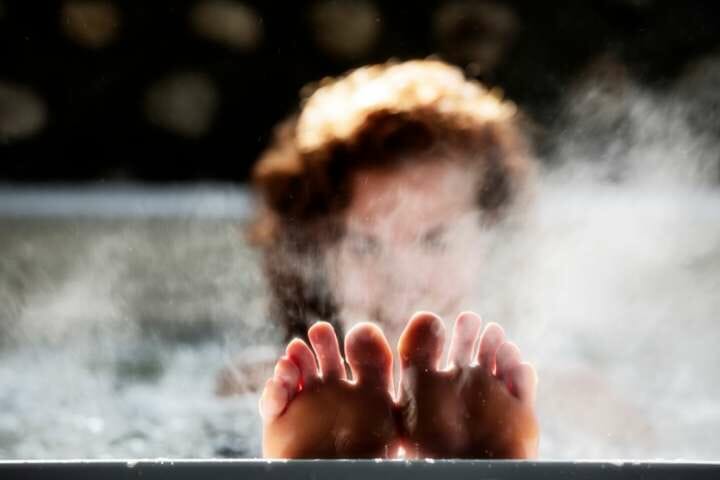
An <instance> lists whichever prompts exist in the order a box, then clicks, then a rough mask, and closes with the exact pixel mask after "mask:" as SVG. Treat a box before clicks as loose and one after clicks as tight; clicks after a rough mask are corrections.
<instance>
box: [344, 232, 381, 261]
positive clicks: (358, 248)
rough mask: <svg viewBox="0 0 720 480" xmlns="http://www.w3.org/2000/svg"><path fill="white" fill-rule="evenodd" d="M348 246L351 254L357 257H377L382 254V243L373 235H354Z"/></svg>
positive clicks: (349, 239)
mask: <svg viewBox="0 0 720 480" xmlns="http://www.w3.org/2000/svg"><path fill="white" fill-rule="evenodd" d="M347 244H348V247H349V250H350V252H351V253H352V254H353V255H355V256H357V257H370V256H376V255H378V254H379V253H380V242H379V241H378V240H377V238H375V237H373V236H372V235H367V234H363V233H352V234H350V235H349V237H348V242H347Z"/></svg>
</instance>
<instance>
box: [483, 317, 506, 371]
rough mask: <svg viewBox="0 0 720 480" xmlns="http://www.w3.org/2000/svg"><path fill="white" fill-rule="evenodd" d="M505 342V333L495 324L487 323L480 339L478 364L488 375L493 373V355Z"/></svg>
mask: <svg viewBox="0 0 720 480" xmlns="http://www.w3.org/2000/svg"><path fill="white" fill-rule="evenodd" d="M504 341H505V331H504V330H503V329H502V327H501V326H500V325H498V324H497V323H489V324H488V325H487V327H485V331H484V332H483V334H482V337H481V338H480V349H479V350H478V363H479V364H480V366H481V367H482V368H483V369H485V370H486V371H487V372H488V373H495V355H496V353H497V350H498V348H499V347H500V345H502V343H503V342H504Z"/></svg>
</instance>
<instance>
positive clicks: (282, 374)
mask: <svg viewBox="0 0 720 480" xmlns="http://www.w3.org/2000/svg"><path fill="white" fill-rule="evenodd" d="M273 380H274V381H275V383H278V384H280V385H282V386H283V387H284V388H285V389H286V390H287V391H288V395H289V398H288V400H292V397H294V396H295V394H296V393H297V392H298V390H299V388H300V369H299V368H298V367H297V365H295V363H293V361H292V360H290V359H289V358H287V357H283V358H281V359H280V360H278V362H277V364H276V365H275V373H274V374H273Z"/></svg>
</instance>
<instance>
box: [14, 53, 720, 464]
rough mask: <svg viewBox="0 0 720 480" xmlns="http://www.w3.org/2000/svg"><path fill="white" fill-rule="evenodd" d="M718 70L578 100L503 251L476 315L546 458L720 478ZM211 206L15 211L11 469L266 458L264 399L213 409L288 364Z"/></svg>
mask: <svg viewBox="0 0 720 480" xmlns="http://www.w3.org/2000/svg"><path fill="white" fill-rule="evenodd" d="M712 65H714V67H713V68H714V70H713V69H712V68H710V70H707V69H706V70H705V73H702V72H703V71H704V70H702V69H700V72H701V73H700V74H694V75H695V76H693V75H690V76H688V77H686V80H685V83H681V84H679V85H677V86H675V87H673V88H675V90H674V93H673V95H671V96H667V95H659V94H657V93H648V92H643V91H641V90H640V89H638V88H637V87H636V86H634V85H633V84H632V82H631V81H629V80H627V79H626V80H623V79H617V78H615V79H613V81H612V82H611V85H612V86H613V88H609V89H608V88H603V85H602V83H598V82H591V84H590V85H591V86H590V87H587V86H586V87H579V88H578V90H577V91H576V92H575V93H574V94H572V95H571V96H569V97H568V102H567V107H566V108H565V110H564V111H563V116H562V118H561V120H560V121H558V123H557V125H556V127H557V132H555V133H552V132H551V134H552V135H554V137H555V138H556V139H557V144H556V145H555V146H554V148H553V150H552V155H551V156H552V158H551V159H550V160H551V161H549V162H546V164H548V165H551V167H548V168H546V169H545V170H544V171H542V172H541V173H540V176H539V179H538V185H537V188H536V191H535V196H534V201H533V202H532V205H531V206H530V208H529V211H528V213H527V216H526V218H525V219H524V222H523V226H521V227H519V228H517V229H513V230H512V231H507V232H504V231H500V232H497V239H498V240H500V241H498V242H496V246H495V247H494V250H493V252H492V253H493V254H492V255H491V256H490V260H489V262H488V264H487V265H486V267H485V273H484V277H483V278H484V279H483V283H482V285H480V286H479V287H480V288H479V292H478V294H477V298H475V302H474V303H475V304H474V305H472V307H473V308H477V309H478V310H479V311H480V313H482V314H483V316H484V318H485V319H486V320H492V321H497V322H499V323H501V324H503V326H505V327H506V330H507V331H508V333H509V336H510V337H511V338H512V339H513V340H515V341H516V342H517V343H518V344H519V345H520V346H521V348H522V350H523V355H524V357H525V358H526V359H527V360H529V361H531V362H533V363H535V365H536V367H537V369H538V372H539V376H540V384H539V396H538V410H539V415H540V420H541V425H542V430H543V432H542V436H541V450H540V452H541V456H542V457H543V458H563V459H572V458H586V459H587V458H667V459H676V458H685V459H717V458H718V457H720V437H719V436H718V435H717V432H719V431H720V408H718V405H717V399H718V398H720V368H718V366H719V365H720V349H718V348H717V345H718V344H720V327H718V324H717V322H718V320H719V319H720V188H719V187H718V186H717V180H718V173H717V167H718V151H720V149H718V148H717V147H718V142H717V140H716V139H717V136H716V135H715V134H716V133H717V125H718V122H717V120H718V119H717V109H715V110H707V108H706V107H707V106H708V105H711V106H712V105H715V106H717V104H718V99H717V98H716V96H715V97H713V96H712V92H713V90H712V88H707V86H708V85H710V86H712V85H714V84H716V83H713V82H712V81H709V80H707V78H710V79H712V78H716V77H717V72H718V71H720V68H718V67H717V65H718V63H717V62H715V63H714V64H712ZM712 65H711V66H712ZM708 72H710V73H708ZM713 72H714V73H713ZM703 75H705V76H703ZM708 75H709V77H708ZM713 75H715V77H713ZM698 78H699V79H700V80H698ZM703 79H705V80H703ZM693 82H696V83H693ZM697 82H699V83H697ZM703 82H705V83H703ZM618 85H619V86H620V87H618ZM698 85H700V86H698ZM703 85H704V86H705V87H702V86H703ZM701 87H702V88H701ZM704 92H706V93H707V95H705V93H704ZM683 95H684V96H683ZM703 95H705V96H703ZM708 95H709V96H708ZM696 99H702V101H699V100H698V101H697V102H696V101H695V100H696ZM713 102H715V103H713ZM713 108H715V107H713ZM709 111H710V112H712V111H714V112H715V113H714V114H710V113H708V112H709ZM713 129H715V130H713ZM198 195H199V194H198V191H197V190H194V189H182V188H178V189H170V190H164V191H160V192H159V193H158V192H148V191H146V190H137V189H132V188H130V189H129V190H125V191H123V190H122V189H120V190H117V189H107V188H105V189H99V190H90V191H85V192H84V193H83V191H80V192H79V193H78V192H77V191H76V190H74V189H72V188H67V189H60V190H59V191H54V192H48V191H45V192H44V193H43V192H40V191H39V190H34V191H32V192H30V193H23V192H22V191H19V190H13V189H9V188H6V189H4V190H2V192H0V215H1V216H2V218H0V335H1V341H0V457H1V458H77V457H89V458H109V457H156V456H161V457H211V456H239V457H249V456H258V455H259V441H260V430H259V429H260V422H259V417H258V415H257V396H258V393H257V392H248V393H245V394H242V395H239V396H236V397H232V398H219V397H217V396H216V395H215V393H214V391H215V386H216V385H215V383H216V378H217V374H218V372H219V371H220V370H221V369H222V368H223V367H227V366H229V365H233V364H234V363H233V362H234V360H233V359H235V358H238V356H239V357H240V358H241V363H242V362H245V363H247V364H257V363H262V362H266V361H268V360H271V359H272V358H273V356H274V354H275V352H276V351H277V350H278V349H279V348H280V346H281V337H282V335H281V332H280V331H279V330H278V327H277V326H274V325H272V324H270V323H269V322H268V321H267V318H266V315H265V312H266V305H265V288H266V287H265V285H264V279H263V277H262V274H261V272H260V269H259V266H258V258H257V254H256V253H255V252H254V251H252V249H250V248H249V246H248V245H247V244H246V243H245V240H244V238H243V234H242V230H243V228H242V226H243V222H244V221H245V220H247V218H248V212H250V211H252V209H253V207H252V204H251V203H250V201H249V197H248V195H247V194H246V193H245V192H243V191H242V190H237V189H232V188H227V187H217V186H214V187H208V188H206V189H203V190H201V194H200V195H199V196H198ZM451 275H452V272H447V276H448V278H451ZM238 375H239V376H240V378H241V379H243V377H242V375H243V371H240V372H239V373H238ZM247 382H248V383H257V382H256V381H255V380H251V379H248V380H247Z"/></svg>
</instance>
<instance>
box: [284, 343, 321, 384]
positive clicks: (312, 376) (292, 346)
mask: <svg viewBox="0 0 720 480" xmlns="http://www.w3.org/2000/svg"><path fill="white" fill-rule="evenodd" d="M285 352H286V355H287V357H288V358H289V359H290V360H292V362H293V363H294V364H295V366H297V368H298V371H299V372H300V386H301V388H302V387H306V386H307V385H310V384H312V383H313V382H315V381H316V380H317V378H318V374H317V365H315V356H314V355H313V353H312V350H310V347H308V346H307V344H306V343H305V342H303V341H302V340H300V339H299V338H296V339H295V340H293V341H291V342H290V343H289V344H288V346H287V349H286V350H285Z"/></svg>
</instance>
